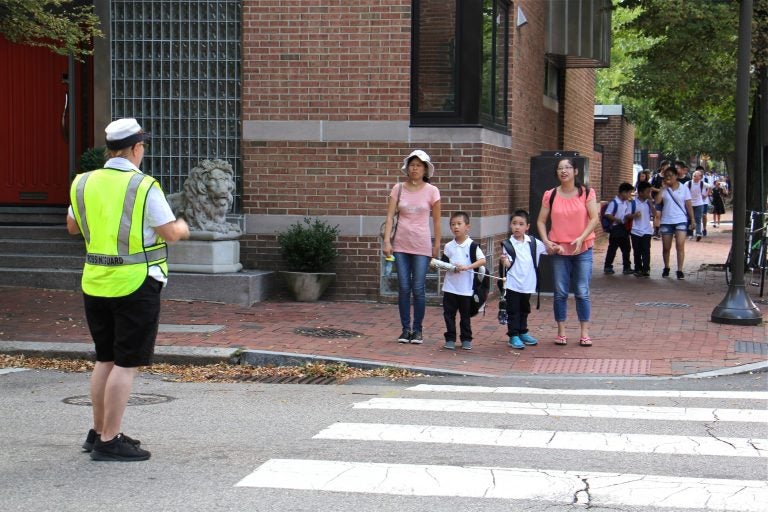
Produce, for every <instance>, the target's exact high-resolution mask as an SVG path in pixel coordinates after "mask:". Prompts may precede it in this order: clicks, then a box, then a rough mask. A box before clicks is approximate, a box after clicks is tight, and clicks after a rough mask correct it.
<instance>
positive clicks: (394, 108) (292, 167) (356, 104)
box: [241, 0, 594, 300]
mask: <svg viewBox="0 0 768 512" xmlns="http://www.w3.org/2000/svg"><path fill="white" fill-rule="evenodd" d="M517 4H519V5H521V6H522V7H523V9H524V11H525V15H526V17H527V19H528V23H527V24H525V25H523V26H522V27H520V28H515V23H514V19H513V18H514V15H515V13H516V8H515V6H511V7H510V17H511V19H510V39H511V44H512V49H511V52H510V62H509V66H510V70H509V78H510V88H509V127H510V130H509V134H508V135H509V136H508V138H507V139H506V140H507V142H506V143H505V142H503V141H504V140H505V139H501V140H502V142H501V143H487V142H484V141H483V142H453V141H451V140H452V137H451V136H450V134H451V133H453V132H449V130H450V129H445V132H444V133H446V134H448V135H445V136H442V137H441V136H440V135H439V133H440V132H439V129H436V130H435V129H433V130H432V131H431V133H430V137H431V138H425V139H419V138H418V136H414V135H413V134H414V133H417V134H418V133H419V132H414V131H412V130H411V129H409V130H410V131H408V132H407V133H406V135H405V136H403V137H401V139H399V140H394V139H393V138H391V137H390V138H379V139H377V138H376V137H375V136H368V137H367V138H366V137H362V136H359V137H358V135H359V134H355V133H353V134H352V135H351V136H350V137H349V138H348V139H349V140H328V139H327V138H324V135H325V132H324V131H323V130H327V129H328V128H327V125H325V124H322V123H331V122H349V121H365V122H366V123H364V124H362V125H360V126H361V129H365V128H367V127H369V125H370V126H381V125H382V124H385V123H388V122H389V123H395V124H396V123H397V122H399V123H403V124H404V125H405V126H406V127H407V124H408V122H409V119H410V61H411V38H410V34H411V19H410V13H411V2H410V1H405V0H384V1H358V2H334V3H330V2H328V1H327V0H326V1H320V0H300V1H299V0H295V1H284V0H280V1H278V0H274V1H270V2H257V1H255V0H245V1H244V2H243V115H242V118H243V121H244V123H245V125H247V126H246V127H245V128H244V140H243V144H242V157H243V162H242V164H243V178H242V190H243V213H244V214H245V215H246V218H247V224H246V235H244V236H243V238H242V239H241V261H242V263H243V264H244V265H245V267H246V268H259V269H265V270H280V269H282V268H284V267H283V266H282V262H281V261H280V259H279V256H278V249H277V241H276V239H277V232H278V230H276V229H271V228H265V227H263V225H266V224H267V223H268V222H275V219H278V220H279V219H281V218H285V219H294V218H295V217H291V216H299V217H301V216H313V217H314V216H319V217H335V218H341V219H342V222H343V223H344V229H343V232H344V234H343V235H342V236H341V237H340V239H339V243H338V247H339V249H340V251H341V258H340V259H339V261H338V263H337V268H336V271H337V280H336V283H335V284H334V286H333V287H332V288H331V289H330V290H329V292H328V293H327V295H326V297H327V298H328V299H350V300H380V299H381V298H382V297H381V296H380V293H379V288H380V283H379V280H380V278H379V275H380V266H379V265H380V261H381V243H380V240H379V238H378V236H377V233H378V225H379V223H380V222H381V220H383V216H384V215H385V212H386V202H387V197H388V194H389V191H390V189H391V187H392V186H393V185H394V184H395V183H396V182H398V181H400V180H402V178H403V175H402V173H401V172H400V166H401V164H402V159H403V158H404V157H405V156H406V155H407V154H408V153H409V152H410V151H411V150H412V149H414V148H417V147H418V148H421V149H424V150H425V151H427V152H428V153H429V154H430V155H431V157H432V160H433V162H434V163H435V166H436V174H435V177H434V179H433V181H432V182H433V184H434V185H436V186H437V187H438V188H439V189H440V192H441V196H442V201H441V202H442V217H443V224H444V226H447V219H448V217H449V215H450V213H451V212H453V211H455V210H464V211H466V212H467V213H469V215H470V217H471V223H472V236H473V237H474V238H475V239H476V240H478V241H479V242H481V243H482V244H483V249H484V250H485V251H486V253H489V252H490V253H491V254H489V256H493V251H496V253H495V254H496V255H497V254H498V252H497V251H498V248H497V247H498V241H499V240H500V239H501V238H502V237H504V236H506V231H507V217H508V215H509V212H510V211H511V210H512V209H513V208H517V207H520V206H527V205H528V195H529V173H530V158H531V157H532V156H535V155H538V154H539V153H540V152H541V151H543V150H554V149H559V148H558V147H557V146H558V141H559V140H560V135H561V134H560V133H559V128H558V125H559V123H560V116H561V115H562V112H567V111H568V109H565V110H564V103H565V102H570V101H575V102H584V105H579V106H574V107H573V114H569V115H568V117H567V119H569V126H570V127H571V129H572V130H573V131H574V135H573V138H572V139H571V138H568V139H567V140H569V142H570V141H571V140H572V144H573V146H572V147H571V148H567V149H577V150H578V151H580V152H582V153H585V152H586V151H590V153H591V148H592V140H591V139H590V138H589V137H591V130H592V129H593V128H592V109H593V96H594V74H593V73H592V72H591V71H587V72H577V73H571V72H569V80H571V78H570V75H573V76H574V77H575V78H573V79H572V80H573V83H572V84H571V85H570V88H569V90H570V92H569V95H568V96H567V98H566V100H565V102H561V104H560V105H559V106H558V105H554V106H553V105H552V103H551V102H547V101H546V100H545V98H544V58H545V56H544V20H545V12H546V4H545V3H544V2H541V1H539V0H521V1H520V2H516V3H515V5H517ZM590 79H591V80H592V83H590ZM581 87H583V88H585V89H584V90H583V91H579V90H578V89H579V88H581ZM421 92H422V93H429V94H433V93H434V94H437V95H438V96H439V90H435V91H429V90H425V91H421ZM427 97H429V96H427ZM582 112H588V115H585V116H582V115H581V113H582ZM577 113H578V115H577ZM304 121H306V123H303V122H304ZM275 122H288V123H294V124H292V125H291V126H298V127H297V128H296V130H297V131H298V132H301V130H302V128H303V126H304V125H305V124H306V125H312V126H319V128H318V129H319V130H320V135H319V136H318V137H317V138H316V140H310V138H308V137H307V136H306V134H305V133H303V132H302V133H300V134H298V135H296V134H294V133H291V134H290V136H287V137H286V138H285V139H286V140H282V139H280V140H275V138H274V137H272V138H270V137H268V136H262V137H259V136H253V135H249V134H248V130H249V129H251V128H253V127H254V126H255V127H256V128H258V127H259V125H260V123H261V124H262V125H264V126H267V123H275ZM270 126H271V125H270ZM258 133H260V134H262V135H263V133H264V132H258ZM435 133H438V135H437V136H436V135H435ZM267 135H268V134H267ZM293 135H296V136H295V137H293ZM487 135H489V134H486V135H485V136H484V137H486V136H487ZM436 139H437V141H436ZM590 153H586V154H590ZM358 224H359V225H360V226H361V227H359V229H358ZM371 226H375V230H372V229H371ZM373 231H375V232H376V233H373ZM481 231H482V233H483V234H482V236H481V234H480V233H481ZM443 235H444V237H443V238H444V239H443V242H446V241H448V240H449V239H450V238H449V236H450V233H449V232H448V230H447V229H443Z"/></svg>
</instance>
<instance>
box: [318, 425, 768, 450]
mask: <svg viewBox="0 0 768 512" xmlns="http://www.w3.org/2000/svg"><path fill="white" fill-rule="evenodd" d="M314 439H339V440H356V441H396V442H413V443H443V444H467V445H484V446H506V447H512V446H513V447H519V448H547V449H555V450H594V451H603V452H623V453H653V454H674V455H700V456H726V457H768V439H745V438H736V437H718V438H717V439H715V438H713V437H701V436H676V435H649V434H615V433H606V432H561V431H554V430H513V429H500V428H474V427H445V426H435V425H400V424H388V423H334V424H333V425H331V426H329V427H327V428H325V429H323V430H321V431H320V432H319V433H318V434H316V435H315V436H314Z"/></svg>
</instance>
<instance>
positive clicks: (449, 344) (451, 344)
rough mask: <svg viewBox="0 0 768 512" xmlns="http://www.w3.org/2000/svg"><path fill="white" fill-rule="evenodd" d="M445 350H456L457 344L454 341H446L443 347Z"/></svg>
mask: <svg viewBox="0 0 768 512" xmlns="http://www.w3.org/2000/svg"><path fill="white" fill-rule="evenodd" d="M443 348H444V349H447V350H454V349H455V348H456V342H455V341H453V340H451V341H446V342H445V345H443Z"/></svg>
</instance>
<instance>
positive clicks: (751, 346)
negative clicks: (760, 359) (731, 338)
mask: <svg viewBox="0 0 768 512" xmlns="http://www.w3.org/2000/svg"><path fill="white" fill-rule="evenodd" d="M733 351H734V352H742V353H746V354H759V355H761V356H768V343H759V342H757V341H740V340H736V343H735V344H734V346H733Z"/></svg>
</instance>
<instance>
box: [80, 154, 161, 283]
mask: <svg viewBox="0 0 768 512" xmlns="http://www.w3.org/2000/svg"><path fill="white" fill-rule="evenodd" d="M152 187H157V188H158V189H160V184H159V183H158V182H157V180H155V179H154V178H152V177H151V176H147V175H145V174H142V173H140V172H136V171H121V170H118V169H97V170H95V171H90V172H86V173H83V174H78V175H77V176H75V179H74V181H73V182H72V186H71V188H70V191H69V195H70V201H71V204H72V211H73V212H74V214H75V220H76V221H77V224H78V226H79V227H80V232H81V233H82V234H83V238H85V248H86V256H85V266H84V267H83V279H82V283H81V286H82V289H83V292H85V293H87V294H88V295H93V296H96V297H124V296H126V295H129V294H131V293H133V292H134V291H136V290H137V289H138V288H139V287H140V286H141V284H142V283H143V282H144V280H145V279H146V278H147V275H148V274H149V267H150V266H152V265H158V266H159V267H160V268H161V269H162V271H163V274H164V275H168V263H167V259H168V250H167V245H166V243H165V241H164V240H163V239H162V238H161V237H159V236H158V238H157V242H156V243H155V244H153V245H150V246H146V247H145V246H144V211H145V208H146V203H147V196H148V195H149V191H150V189H151V188H152Z"/></svg>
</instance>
